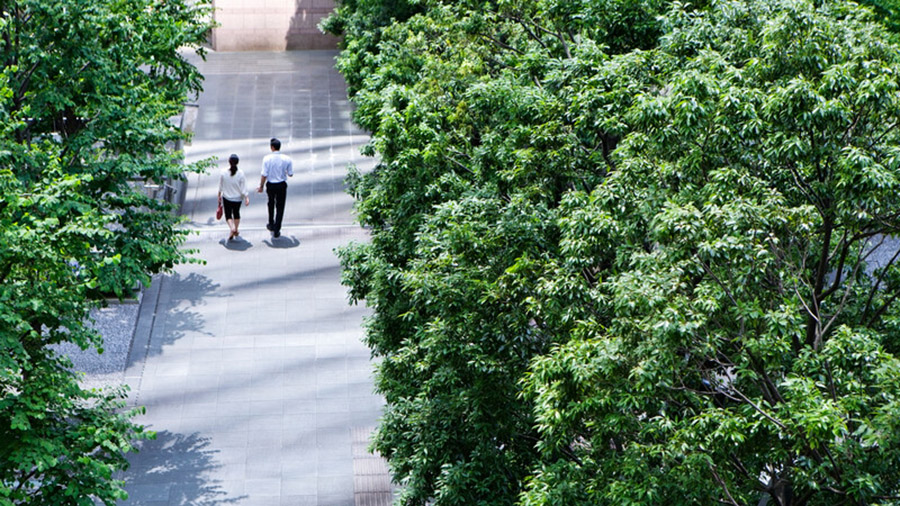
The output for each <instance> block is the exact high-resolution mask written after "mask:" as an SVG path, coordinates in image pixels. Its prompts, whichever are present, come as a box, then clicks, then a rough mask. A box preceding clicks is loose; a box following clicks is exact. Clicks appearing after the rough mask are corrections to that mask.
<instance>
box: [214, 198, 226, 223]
mask: <svg viewBox="0 0 900 506" xmlns="http://www.w3.org/2000/svg"><path fill="white" fill-rule="evenodd" d="M224 212H225V209H223V208H222V201H221V200H220V201H219V207H218V209H216V219H217V220H221V219H222V213H224Z"/></svg>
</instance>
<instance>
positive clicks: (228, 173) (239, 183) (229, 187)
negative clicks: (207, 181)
mask: <svg viewBox="0 0 900 506" xmlns="http://www.w3.org/2000/svg"><path fill="white" fill-rule="evenodd" d="M238 161H240V158H238V155H231V156H229V157H228V164H229V165H230V167H229V168H228V169H226V170H223V171H222V173H221V174H220V175H219V202H221V203H223V204H224V205H223V207H224V208H225V221H227V222H228V229H229V230H230V231H231V233H230V234H229V235H228V240H229V241H230V240H232V239H234V238H235V237H237V236H238V225H240V224H241V200H243V201H244V205H248V206H249V205H250V194H249V193H248V192H247V179H246V178H245V177H244V171H242V170H241V169H239V168H238Z"/></svg>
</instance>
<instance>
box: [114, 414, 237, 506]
mask: <svg viewBox="0 0 900 506" xmlns="http://www.w3.org/2000/svg"><path fill="white" fill-rule="evenodd" d="M209 445H210V443H209V439H208V438H205V437H200V436H198V435H197V434H191V435H189V436H188V435H184V434H177V433H173V432H169V431H161V432H159V433H157V435H156V439H154V440H149V441H141V442H139V443H138V447H139V451H138V452H137V453H132V454H130V455H129V456H128V461H129V463H130V467H129V469H128V470H127V471H125V473H124V480H125V491H126V492H128V496H129V497H128V500H127V501H125V502H124V503H123V504H125V505H138V504H191V505H199V506H212V505H214V504H231V503H236V502H239V501H240V500H241V499H244V498H246V496H243V497H228V493H227V492H225V491H224V490H222V487H221V482H220V481H219V480H215V479H210V478H209V475H210V474H211V473H210V472H211V471H214V470H216V469H219V468H221V467H222V464H220V463H218V462H216V454H217V453H218V451H217V450H212V449H210V448H209Z"/></svg>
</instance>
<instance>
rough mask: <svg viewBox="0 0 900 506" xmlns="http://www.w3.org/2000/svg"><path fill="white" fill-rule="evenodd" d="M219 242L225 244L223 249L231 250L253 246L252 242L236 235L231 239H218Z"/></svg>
mask: <svg viewBox="0 0 900 506" xmlns="http://www.w3.org/2000/svg"><path fill="white" fill-rule="evenodd" d="M219 244H221V245H222V246H225V249H228V250H231V251H247V250H248V249H250V248H252V247H253V243H252V242H250V241H248V240H246V239H244V238H243V237H241V236H237V237H235V238H234V239H232V240H230V241H229V240H227V239H221V240H219Z"/></svg>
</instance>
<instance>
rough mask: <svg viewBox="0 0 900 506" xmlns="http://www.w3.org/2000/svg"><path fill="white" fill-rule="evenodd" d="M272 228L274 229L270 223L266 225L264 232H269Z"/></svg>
mask: <svg viewBox="0 0 900 506" xmlns="http://www.w3.org/2000/svg"><path fill="white" fill-rule="evenodd" d="M273 228H275V227H274V226H273V225H272V224H271V223H266V230H268V231H269V232H271V231H272V229H273Z"/></svg>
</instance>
